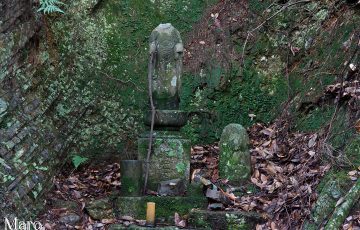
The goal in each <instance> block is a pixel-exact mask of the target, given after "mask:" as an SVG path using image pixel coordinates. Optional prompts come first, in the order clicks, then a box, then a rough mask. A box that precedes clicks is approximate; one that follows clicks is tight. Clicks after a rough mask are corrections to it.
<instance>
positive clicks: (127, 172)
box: [120, 160, 143, 196]
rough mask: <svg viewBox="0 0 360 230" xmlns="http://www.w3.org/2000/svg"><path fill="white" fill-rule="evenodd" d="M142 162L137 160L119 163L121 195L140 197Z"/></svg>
mask: <svg viewBox="0 0 360 230" xmlns="http://www.w3.org/2000/svg"><path fill="white" fill-rule="evenodd" d="M142 169H143V162H142V161H139V160H122V161H120V175H121V195H122V196H140V195H141V193H142V187H143V186H142V185H143V181H142Z"/></svg>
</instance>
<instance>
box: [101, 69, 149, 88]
mask: <svg viewBox="0 0 360 230" xmlns="http://www.w3.org/2000/svg"><path fill="white" fill-rule="evenodd" d="M101 73H102V74H104V77H106V78H108V79H111V80H114V81H117V82H119V83H121V84H124V85H127V84H129V83H130V84H132V85H133V86H134V87H135V88H136V89H137V90H138V91H144V90H143V89H141V88H139V87H138V86H137V85H136V84H135V83H134V82H132V81H131V80H127V81H123V80H120V79H118V78H115V77H112V76H109V75H108V74H107V73H105V72H103V71H101Z"/></svg>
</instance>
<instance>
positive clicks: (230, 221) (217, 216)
mask: <svg viewBox="0 0 360 230" xmlns="http://www.w3.org/2000/svg"><path fill="white" fill-rule="evenodd" d="M263 222H265V220H264V219H263V218H262V217H261V216H260V215H259V214H258V213H256V212H242V211H207V210H193V211H191V212H190V214H189V221H188V225H189V226H190V229H217V230H227V229H237V230H250V229H255V227H256V224H259V223H263Z"/></svg>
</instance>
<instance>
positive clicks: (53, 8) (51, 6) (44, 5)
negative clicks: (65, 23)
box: [37, 0, 64, 14]
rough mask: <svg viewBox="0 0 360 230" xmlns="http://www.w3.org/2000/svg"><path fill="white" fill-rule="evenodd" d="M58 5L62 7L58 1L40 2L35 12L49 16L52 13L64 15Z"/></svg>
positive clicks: (61, 3)
mask: <svg viewBox="0 0 360 230" xmlns="http://www.w3.org/2000/svg"><path fill="white" fill-rule="evenodd" d="M58 5H64V3H63V2H60V1H58V0H40V7H39V9H38V10H37V11H38V12H43V13H44V14H50V13H54V12H58V13H62V14H63V13H64V11H62V10H61V9H60V8H59V7H58Z"/></svg>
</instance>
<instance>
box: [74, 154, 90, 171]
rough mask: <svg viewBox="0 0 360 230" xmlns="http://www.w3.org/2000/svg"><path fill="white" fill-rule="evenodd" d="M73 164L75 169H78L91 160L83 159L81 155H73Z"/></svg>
mask: <svg viewBox="0 0 360 230" xmlns="http://www.w3.org/2000/svg"><path fill="white" fill-rule="evenodd" d="M71 160H72V163H73V165H74V167H75V169H77V168H78V167H79V166H80V165H81V164H83V163H85V162H86V161H88V160H89V158H87V157H82V156H79V155H73V156H72V158H71Z"/></svg>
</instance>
